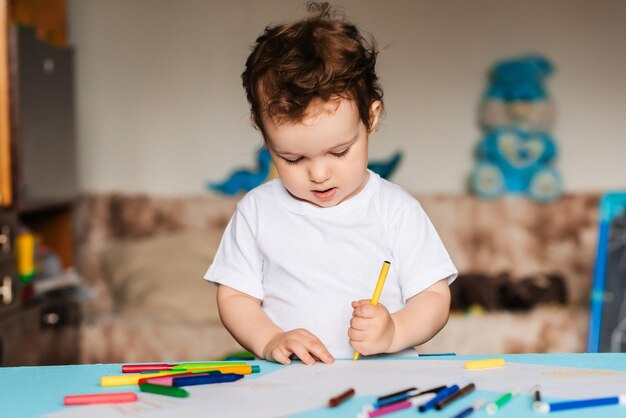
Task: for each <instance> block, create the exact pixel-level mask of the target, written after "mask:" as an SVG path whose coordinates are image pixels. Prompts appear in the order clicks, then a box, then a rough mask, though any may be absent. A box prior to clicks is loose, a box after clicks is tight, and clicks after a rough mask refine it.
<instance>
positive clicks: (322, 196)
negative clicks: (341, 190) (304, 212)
mask: <svg viewBox="0 0 626 418" xmlns="http://www.w3.org/2000/svg"><path fill="white" fill-rule="evenodd" d="M336 191H337V188H336V187H331V188H330V189H326V190H313V191H312V192H313V195H314V196H315V197H316V198H317V199H319V200H330V199H332V198H333V197H334V196H335V192H336Z"/></svg>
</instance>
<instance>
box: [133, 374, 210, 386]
mask: <svg viewBox="0 0 626 418" xmlns="http://www.w3.org/2000/svg"><path fill="white" fill-rule="evenodd" d="M202 374H208V373H202ZM197 375H199V373H191V372H189V373H178V374H171V375H167V376H159V377H148V376H150V375H147V377H144V378H143V379H139V381H138V382H137V384H138V385H141V384H142V383H152V384H153V385H162V386H172V379H174V378H175V377H181V376H197Z"/></svg>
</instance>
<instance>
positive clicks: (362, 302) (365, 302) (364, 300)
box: [352, 299, 372, 308]
mask: <svg viewBox="0 0 626 418" xmlns="http://www.w3.org/2000/svg"><path fill="white" fill-rule="evenodd" d="M371 302H372V300H371V299H361V300H357V301H354V302H352V307H353V308H356V307H357V306H360V305H363V304H371Z"/></svg>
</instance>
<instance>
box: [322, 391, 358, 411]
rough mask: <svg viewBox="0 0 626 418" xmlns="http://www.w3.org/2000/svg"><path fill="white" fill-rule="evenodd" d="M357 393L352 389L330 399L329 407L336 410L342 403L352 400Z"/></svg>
mask: <svg viewBox="0 0 626 418" xmlns="http://www.w3.org/2000/svg"><path fill="white" fill-rule="evenodd" d="M355 393H356V392H355V391H354V389H353V388H350V389H348V390H346V391H345V392H343V393H341V394H339V395H337V396H335V397H334V398H330V399H329V400H328V406H329V407H331V408H335V407H337V406H339V405H341V404H342V403H344V402H345V401H347V400H348V399H350V398H351V397H353V396H354V394H355Z"/></svg>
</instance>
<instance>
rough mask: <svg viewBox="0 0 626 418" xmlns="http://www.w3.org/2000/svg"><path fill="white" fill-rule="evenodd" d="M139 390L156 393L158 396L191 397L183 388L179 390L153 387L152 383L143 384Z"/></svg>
mask: <svg viewBox="0 0 626 418" xmlns="http://www.w3.org/2000/svg"><path fill="white" fill-rule="evenodd" d="M139 390H141V391H142V392H148V393H156V394H157V395H165V396H173V397H175V398H186V397H187V396H189V392H187V391H186V390H185V389H183V388H178V387H176V386H163V385H153V384H152V383H142V384H141V385H139Z"/></svg>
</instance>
